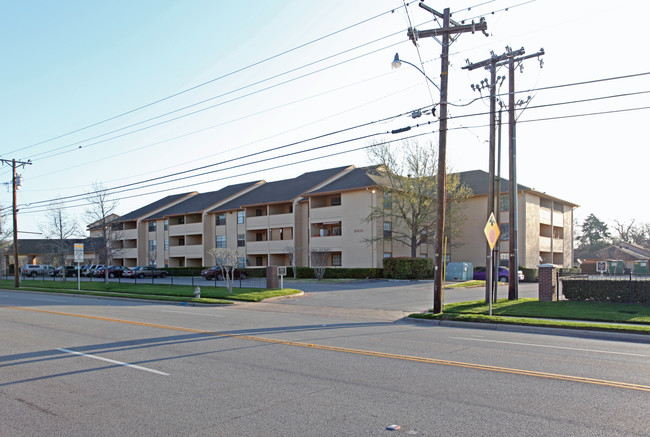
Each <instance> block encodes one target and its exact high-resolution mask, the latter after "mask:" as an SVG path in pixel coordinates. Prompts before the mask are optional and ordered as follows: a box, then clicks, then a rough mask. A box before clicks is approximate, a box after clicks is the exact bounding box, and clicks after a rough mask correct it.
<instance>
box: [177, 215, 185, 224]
mask: <svg viewBox="0 0 650 437" xmlns="http://www.w3.org/2000/svg"><path fill="white" fill-rule="evenodd" d="M178 224H179V225H184V224H185V217H179V218H178Z"/></svg>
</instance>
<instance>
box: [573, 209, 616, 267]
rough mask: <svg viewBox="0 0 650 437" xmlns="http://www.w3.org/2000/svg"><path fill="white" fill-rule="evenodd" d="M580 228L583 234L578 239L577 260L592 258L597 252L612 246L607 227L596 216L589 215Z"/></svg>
mask: <svg viewBox="0 0 650 437" xmlns="http://www.w3.org/2000/svg"><path fill="white" fill-rule="evenodd" d="M580 228H581V231H582V232H581V233H580V235H579V236H578V237H577V238H576V241H577V242H578V247H577V248H576V254H575V256H576V257H577V258H592V257H593V254H594V253H595V252H597V251H599V250H600V249H602V248H604V247H607V246H608V245H609V244H611V240H610V238H611V235H610V233H609V229H608V228H607V225H606V224H605V222H603V221H601V220H599V219H598V218H597V217H596V216H595V215H594V214H589V216H587V218H586V219H585V221H584V222H583V223H582V225H581V226H580Z"/></svg>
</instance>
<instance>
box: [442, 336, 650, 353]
mask: <svg viewBox="0 0 650 437" xmlns="http://www.w3.org/2000/svg"><path fill="white" fill-rule="evenodd" d="M449 338H451V339H454V340H468V341H482V342H485V343H500V344H512V345H517V346H531V347H539V348H547V349H564V350H571V351H579V352H596V353H599V354H612V355H627V356H631V357H643V358H646V357H650V355H644V354H634V353H630V352H613V351H605V350H600V349H583V348H578V347H568V346H552V345H547V344H535V343H518V342H516V341H503V340H487V339H483V338H469V337H449Z"/></svg>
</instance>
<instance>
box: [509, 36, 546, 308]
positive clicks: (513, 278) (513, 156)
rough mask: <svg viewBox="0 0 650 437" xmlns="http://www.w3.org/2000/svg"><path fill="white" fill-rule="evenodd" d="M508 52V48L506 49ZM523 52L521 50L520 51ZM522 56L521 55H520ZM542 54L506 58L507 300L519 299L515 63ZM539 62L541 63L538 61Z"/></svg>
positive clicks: (515, 54) (542, 50) (540, 52)
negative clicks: (508, 234)
mask: <svg viewBox="0 0 650 437" xmlns="http://www.w3.org/2000/svg"><path fill="white" fill-rule="evenodd" d="M507 49H508V51H510V49H509V48H507ZM521 50H523V48H522V49H521ZM522 54H523V53H522ZM543 54H544V49H540V50H539V51H538V52H537V53H534V54H532V55H527V56H520V57H519V58H515V56H519V54H517V53H513V54H512V55H511V56H510V57H509V58H508V61H507V63H508V149H509V152H510V153H509V178H510V186H509V188H508V193H509V200H510V202H509V203H510V212H509V215H508V221H509V222H510V247H509V248H510V263H509V268H510V272H509V273H508V276H509V277H508V300H517V299H519V277H518V275H517V272H518V271H519V255H518V253H517V252H518V242H517V239H518V238H519V236H518V228H519V225H518V220H519V218H518V216H519V214H518V213H517V208H518V201H517V126H516V123H517V119H516V117H515V63H520V62H523V61H524V60H526V59H530V58H539V57H540V56H542V55H543ZM540 62H541V61H540Z"/></svg>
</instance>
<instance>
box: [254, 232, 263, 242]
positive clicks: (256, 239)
mask: <svg viewBox="0 0 650 437" xmlns="http://www.w3.org/2000/svg"><path fill="white" fill-rule="evenodd" d="M255 241H264V240H262V233H261V232H257V233H256V234H255Z"/></svg>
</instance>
